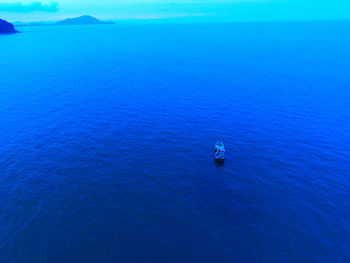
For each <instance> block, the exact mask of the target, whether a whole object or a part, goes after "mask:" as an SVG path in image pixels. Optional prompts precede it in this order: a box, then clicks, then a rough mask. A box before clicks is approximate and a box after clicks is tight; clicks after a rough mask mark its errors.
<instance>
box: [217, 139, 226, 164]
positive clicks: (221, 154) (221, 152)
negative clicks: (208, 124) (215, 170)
mask: <svg viewBox="0 0 350 263" xmlns="http://www.w3.org/2000/svg"><path fill="white" fill-rule="evenodd" d="M215 160H217V161H223V160H225V146H224V144H223V143H222V142H220V141H218V142H217V143H216V144H215Z"/></svg>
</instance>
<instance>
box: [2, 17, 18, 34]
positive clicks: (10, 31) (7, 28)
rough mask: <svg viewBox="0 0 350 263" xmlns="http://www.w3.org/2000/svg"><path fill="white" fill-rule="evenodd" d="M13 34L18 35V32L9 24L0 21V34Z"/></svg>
mask: <svg viewBox="0 0 350 263" xmlns="http://www.w3.org/2000/svg"><path fill="white" fill-rule="evenodd" d="M14 33H19V32H18V31H17V30H16V29H15V27H14V26H13V25H12V24H11V23H9V22H7V21H5V20H2V19H0V34H14Z"/></svg>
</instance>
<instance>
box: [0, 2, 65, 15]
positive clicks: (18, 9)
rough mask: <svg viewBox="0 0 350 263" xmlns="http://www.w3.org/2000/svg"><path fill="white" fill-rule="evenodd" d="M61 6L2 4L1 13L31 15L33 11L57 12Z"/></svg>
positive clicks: (18, 3) (32, 3) (54, 4)
mask: <svg viewBox="0 0 350 263" xmlns="http://www.w3.org/2000/svg"><path fill="white" fill-rule="evenodd" d="M58 10H59V6H58V3H57V2H51V3H48V4H43V3H42V2H31V3H28V4H23V3H20V2H17V3H0V11H2V12H14V13H29V12H32V11H41V12H57V11H58Z"/></svg>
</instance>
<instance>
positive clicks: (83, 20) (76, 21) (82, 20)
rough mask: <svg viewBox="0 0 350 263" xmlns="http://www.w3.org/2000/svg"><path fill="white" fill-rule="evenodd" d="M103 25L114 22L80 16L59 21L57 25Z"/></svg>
mask: <svg viewBox="0 0 350 263" xmlns="http://www.w3.org/2000/svg"><path fill="white" fill-rule="evenodd" d="M101 24H114V22H105V21H101V20H98V19H97V18H95V17H92V16H87V15H85V16H79V17H75V18H67V19H65V20H61V21H58V22H57V23H55V25H58V26H63V25H101Z"/></svg>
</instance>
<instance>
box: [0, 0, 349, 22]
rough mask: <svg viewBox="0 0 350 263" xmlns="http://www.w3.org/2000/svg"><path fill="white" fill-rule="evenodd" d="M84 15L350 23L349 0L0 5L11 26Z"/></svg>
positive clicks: (91, 0) (71, 0) (22, 0)
mask: <svg viewBox="0 0 350 263" xmlns="http://www.w3.org/2000/svg"><path fill="white" fill-rule="evenodd" d="M85 14H88V15H92V16H95V17H97V18H100V19H105V20H129V19H133V20H134V19H139V20H142V19H177V20H179V21H180V20H184V21H224V22H230V21H232V22H234V21H285V20H287V21H291V20H292V21H293V20H338V19H350V0H0V18H2V19H6V20H9V21H11V22H14V21H24V22H29V21H56V20H60V19H63V18H67V17H74V16H79V15H85Z"/></svg>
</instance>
